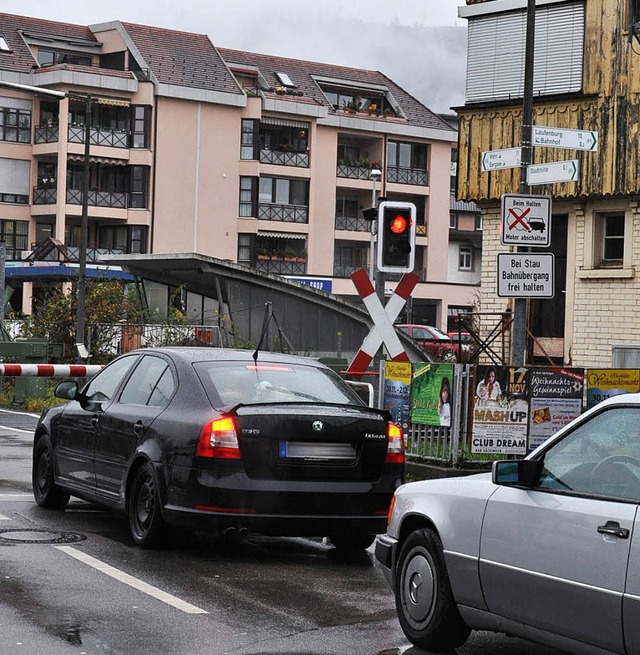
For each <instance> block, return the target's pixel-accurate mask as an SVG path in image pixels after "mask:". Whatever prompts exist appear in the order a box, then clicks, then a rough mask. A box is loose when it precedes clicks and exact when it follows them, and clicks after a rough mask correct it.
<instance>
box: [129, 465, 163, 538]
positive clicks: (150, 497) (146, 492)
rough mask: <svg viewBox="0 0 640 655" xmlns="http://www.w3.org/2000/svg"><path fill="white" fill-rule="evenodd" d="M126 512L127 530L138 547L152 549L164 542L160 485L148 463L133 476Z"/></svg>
mask: <svg viewBox="0 0 640 655" xmlns="http://www.w3.org/2000/svg"><path fill="white" fill-rule="evenodd" d="M128 510H129V530H130V531H131V536H132V537H133V540H134V541H135V542H136V544H138V546H142V547H143V548H153V547H155V546H158V545H159V544H160V543H162V542H163V541H164V539H165V538H166V536H167V535H166V529H167V528H166V525H165V523H164V521H163V519H162V511H161V509H160V485H159V483H158V478H157V476H156V473H155V470H154V468H153V466H152V465H151V464H150V463H149V462H146V463H144V464H142V465H141V466H140V467H139V468H138V469H137V470H136V472H135V473H134V475H133V481H132V483H131V492H130V494H129V500H128Z"/></svg>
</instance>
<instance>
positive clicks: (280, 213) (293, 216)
mask: <svg viewBox="0 0 640 655" xmlns="http://www.w3.org/2000/svg"><path fill="white" fill-rule="evenodd" d="M258 218H260V219H262V220H265V221H283V222H285V223H308V222H309V207H307V206H306V205H278V204H275V203H268V204H265V203H260V204H259V205H258Z"/></svg>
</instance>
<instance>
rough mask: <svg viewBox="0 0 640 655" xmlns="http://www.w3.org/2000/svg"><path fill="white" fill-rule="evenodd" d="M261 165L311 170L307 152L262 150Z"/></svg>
mask: <svg viewBox="0 0 640 655" xmlns="http://www.w3.org/2000/svg"><path fill="white" fill-rule="evenodd" d="M260 163H261V164H275V165H276V166H297V167H300V168H309V155H308V153H306V152H290V151H284V150H267V149H262V150H260Z"/></svg>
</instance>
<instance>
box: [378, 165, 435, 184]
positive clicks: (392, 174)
mask: <svg viewBox="0 0 640 655" xmlns="http://www.w3.org/2000/svg"><path fill="white" fill-rule="evenodd" d="M428 181H429V178H428V176H427V171H423V170H420V169H417V168H402V167H400V166H387V182H396V183H398V184H415V185H417V186H427V184H428Z"/></svg>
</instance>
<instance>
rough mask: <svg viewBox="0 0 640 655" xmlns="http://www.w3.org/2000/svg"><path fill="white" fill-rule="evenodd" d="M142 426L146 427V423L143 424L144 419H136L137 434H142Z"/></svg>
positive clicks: (134, 426) (134, 429)
mask: <svg viewBox="0 0 640 655" xmlns="http://www.w3.org/2000/svg"><path fill="white" fill-rule="evenodd" d="M142 428H144V425H143V423H142V421H136V422H135V423H134V424H133V431H134V432H135V433H136V434H140V433H141V432H142Z"/></svg>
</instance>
